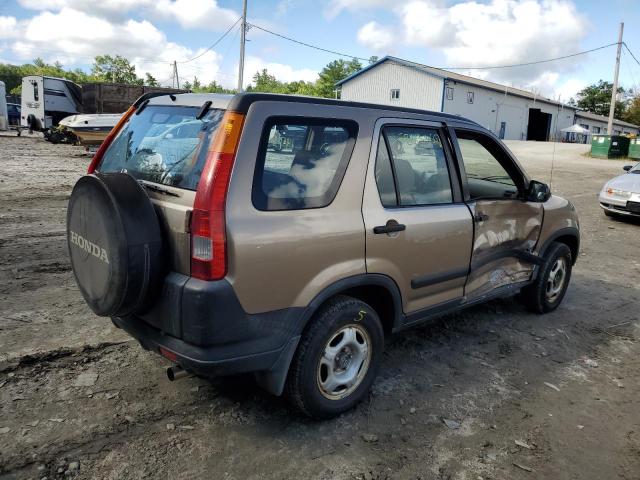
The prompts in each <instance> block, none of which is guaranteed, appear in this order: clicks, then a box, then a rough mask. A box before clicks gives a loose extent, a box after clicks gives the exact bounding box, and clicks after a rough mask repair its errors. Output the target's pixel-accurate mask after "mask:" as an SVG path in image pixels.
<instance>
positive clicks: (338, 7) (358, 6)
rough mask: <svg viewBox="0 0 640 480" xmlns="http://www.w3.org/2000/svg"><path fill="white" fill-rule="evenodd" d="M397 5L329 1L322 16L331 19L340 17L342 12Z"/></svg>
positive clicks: (382, 0) (387, 0) (376, 0)
mask: <svg viewBox="0 0 640 480" xmlns="http://www.w3.org/2000/svg"><path fill="white" fill-rule="evenodd" d="M397 3H398V2H397V1H395V0H330V1H329V4H328V5H327V7H326V8H325V11H324V14H325V16H326V17H327V18H329V19H331V18H335V17H337V16H338V15H340V13H342V12H343V11H344V10H348V11H351V12H360V11H362V10H367V9H372V8H381V7H393V6H394V5H397Z"/></svg>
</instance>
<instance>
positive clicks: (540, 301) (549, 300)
mask: <svg viewBox="0 0 640 480" xmlns="http://www.w3.org/2000/svg"><path fill="white" fill-rule="evenodd" d="M558 261H564V269H565V270H564V274H563V277H562V285H561V288H560V290H559V291H558V292H557V293H554V294H553V295H550V294H548V291H547V287H548V282H549V280H550V275H552V270H553V269H554V266H555V265H556V262H558ZM572 265H573V259H572V255H571V249H569V247H568V246H567V245H565V244H564V243H559V242H554V243H552V244H551V245H550V246H549V248H548V250H547V252H546V254H545V261H544V263H543V264H542V265H541V266H540V271H539V272H538V276H537V277H536V279H535V281H534V282H533V283H532V284H531V285H529V286H527V287H525V288H523V289H522V291H521V292H520V299H521V300H522V303H524V305H525V306H526V307H527V308H529V310H531V311H532V312H535V313H548V312H552V311H553V310H555V309H556V308H558V306H559V305H560V304H561V303H562V299H563V298H564V296H565V294H566V293H567V288H568V286H569V282H570V281H571V268H572ZM556 288H557V287H556ZM554 290H555V288H552V289H551V291H552V292H553V291H554Z"/></svg>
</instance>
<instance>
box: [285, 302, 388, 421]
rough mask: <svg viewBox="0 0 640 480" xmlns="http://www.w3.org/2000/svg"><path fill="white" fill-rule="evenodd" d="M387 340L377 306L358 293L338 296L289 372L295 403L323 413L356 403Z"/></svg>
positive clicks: (325, 309)
mask: <svg viewBox="0 0 640 480" xmlns="http://www.w3.org/2000/svg"><path fill="white" fill-rule="evenodd" d="M383 346H384V332H383V330H382V325H381V323H380V319H379V317H378V315H377V313H376V312H375V310H373V309H372V308H371V307H370V306H369V305H367V304H366V303H364V302H361V301H359V300H357V299H355V298H352V297H347V296H343V295H340V296H337V297H336V298H334V299H333V300H331V301H330V302H329V303H327V304H326V305H325V306H324V307H323V308H322V309H321V310H320V311H319V312H318V314H317V315H316V316H315V317H314V319H313V320H312V323H311V325H310V326H309V328H308V330H307V331H306V332H305V333H304V335H303V336H302V339H301V341H300V345H299V347H298V350H297V351H296V354H295V356H294V358H293V361H292V364H291V368H290V370H289V376H288V378H287V395H288V397H289V399H290V401H291V403H292V404H293V405H294V406H295V407H296V408H298V409H299V410H300V411H301V412H303V413H304V414H306V415H308V416H310V417H313V418H319V419H325V418H331V417H334V416H336V415H339V414H340V413H342V412H345V411H346V410H349V409H350V408H352V407H354V406H355V405H356V404H357V403H358V402H360V401H361V400H362V399H363V398H364V396H365V395H366V394H367V392H368V390H369V388H370V387H371V384H372V383H373V380H374V379H375V377H376V375H377V373H378V369H379V367H380V361H381V359H382V349H383Z"/></svg>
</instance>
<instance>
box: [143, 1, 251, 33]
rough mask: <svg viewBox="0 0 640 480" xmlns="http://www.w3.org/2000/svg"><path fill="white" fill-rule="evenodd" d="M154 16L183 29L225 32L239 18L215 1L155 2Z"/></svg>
mask: <svg viewBox="0 0 640 480" xmlns="http://www.w3.org/2000/svg"><path fill="white" fill-rule="evenodd" d="M152 13H153V14H154V15H155V16H157V17H159V18H162V19H164V20H175V21H177V22H178V23H179V24H180V25H181V26H182V27H184V28H202V29H207V30H216V31H218V30H226V29H227V28H229V27H230V26H231V24H232V23H233V22H235V21H236V20H237V19H238V17H239V16H240V14H239V13H236V12H235V11H233V10H230V9H228V8H222V7H220V6H219V5H218V2H216V0H156V1H155V2H153V12H152Z"/></svg>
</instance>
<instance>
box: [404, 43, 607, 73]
mask: <svg viewBox="0 0 640 480" xmlns="http://www.w3.org/2000/svg"><path fill="white" fill-rule="evenodd" d="M617 44H618V42H613V43H609V44H607V45H602V46H601V47H596V48H592V49H590V50H584V51H582V52H577V53H571V54H569V55H563V56H561V57H555V58H548V59H546V60H536V61H534V62H524V63H514V64H511V65H496V66H490V67H435V68H440V69H441V70H494V69H497V68H514V67H528V66H530V65H538V64H540V63H549V62H555V61H558V60H566V59H567V58H572V57H578V56H580V55H586V54H587V53H591V52H596V51H598V50H603V49H605V48H609V47H612V46H614V45H617ZM411 63H413V62H411Z"/></svg>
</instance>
